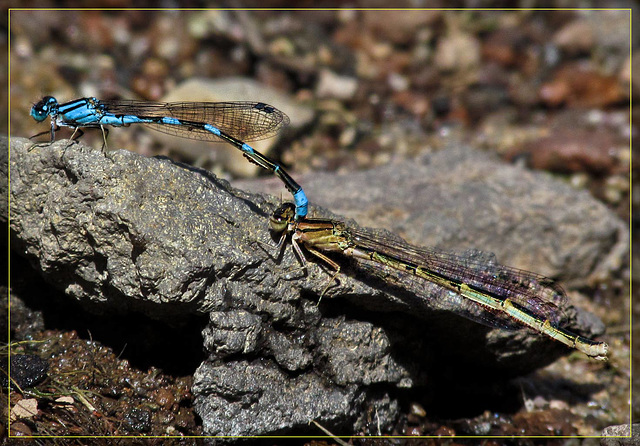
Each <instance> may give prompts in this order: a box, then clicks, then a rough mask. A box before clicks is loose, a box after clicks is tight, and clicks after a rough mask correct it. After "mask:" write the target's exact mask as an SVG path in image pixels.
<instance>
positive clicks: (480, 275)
mask: <svg viewBox="0 0 640 446" xmlns="http://www.w3.org/2000/svg"><path fill="white" fill-rule="evenodd" d="M270 227H271V229H272V230H273V231H274V232H277V233H280V234H281V239H280V245H281V244H282V243H283V242H284V240H285V237H286V236H287V235H289V234H291V240H292V245H293V248H294V250H295V252H296V254H297V255H298V256H299V258H300V259H301V261H302V262H303V263H304V262H305V257H304V254H303V252H302V249H301V248H300V245H302V246H304V247H305V248H306V250H307V251H308V252H310V253H311V254H313V255H314V256H316V257H317V258H319V259H321V260H322V261H324V262H326V263H327V264H328V265H329V266H331V268H333V269H334V271H335V273H334V275H333V277H332V278H331V281H333V280H334V279H335V277H336V276H337V275H338V273H339V272H340V265H339V264H338V263H336V262H335V261H334V260H332V259H331V258H330V257H328V256H327V255H326V253H330V252H337V253H340V254H342V255H344V256H347V257H350V258H354V259H357V260H359V261H361V262H366V263H367V264H370V265H369V267H373V268H379V269H381V270H382V269H384V268H391V269H392V270H395V271H397V272H399V273H400V274H403V275H406V276H407V277H411V278H412V280H413V281H414V282H417V283H414V284H412V286H413V287H414V288H415V287H416V286H417V287H420V286H423V287H424V286H425V285H426V283H431V284H435V285H437V286H439V287H441V288H443V289H445V290H447V291H448V293H449V294H451V295H452V297H453V296H455V297H456V299H457V300H459V301H460V302H461V304H460V308H461V309H462V310H463V311H459V313H460V314H461V315H463V316H467V317H471V318H472V319H474V320H480V321H484V322H491V320H492V319H493V320H496V319H497V320H499V321H504V324H500V323H497V324H495V325H497V326H505V327H510V326H513V325H514V323H515V325H517V326H520V327H529V328H531V329H533V330H535V331H537V332H539V333H543V334H545V335H547V336H549V337H551V338H553V339H555V340H557V341H560V342H562V343H563V344H565V345H567V346H569V347H571V348H575V349H577V350H579V351H581V352H583V353H585V354H586V355H588V356H590V357H592V358H595V359H599V360H604V359H606V356H607V349H608V347H607V344H606V343H604V342H596V341H591V340H589V339H587V338H584V337H582V336H579V335H577V334H574V333H572V332H570V331H568V330H566V329H564V328H561V327H559V326H558V322H559V321H560V313H561V308H562V307H563V306H564V305H565V304H566V294H565V293H564V291H563V290H562V288H560V287H559V286H558V285H557V284H555V283H554V282H553V280H551V279H549V278H547V277H544V276H541V275H539V274H535V273H531V272H528V271H523V270H519V269H515V268H510V267H507V266H503V265H499V264H497V263H490V264H487V263H483V262H480V261H477V259H474V258H473V257H464V256H460V255H455V254H449V253H444V252H439V251H435V250H430V249H425V248H419V247H416V246H413V245H410V244H408V243H406V242H403V241H399V240H395V239H391V238H389V237H384V236H382V235H380V234H374V233H373V232H369V231H364V230H361V229H355V228H349V227H347V226H346V225H345V224H344V223H343V222H340V221H336V220H330V219H319V218H307V219H304V220H300V221H297V220H295V219H294V207H293V205H292V204H291V203H283V204H282V205H280V206H279V207H278V208H277V209H276V210H275V211H274V213H273V215H272V216H271V219H270ZM375 265H377V266H375ZM381 275H382V274H381ZM325 291H326V288H325ZM323 293H324V291H323ZM469 305H471V306H474V307H475V308H474V310H477V311H471V312H469V311H464V308H465V307H468V306H469ZM478 312H479V313H480V314H483V316H482V317H474V316H473V315H474V314H477V313H478Z"/></svg>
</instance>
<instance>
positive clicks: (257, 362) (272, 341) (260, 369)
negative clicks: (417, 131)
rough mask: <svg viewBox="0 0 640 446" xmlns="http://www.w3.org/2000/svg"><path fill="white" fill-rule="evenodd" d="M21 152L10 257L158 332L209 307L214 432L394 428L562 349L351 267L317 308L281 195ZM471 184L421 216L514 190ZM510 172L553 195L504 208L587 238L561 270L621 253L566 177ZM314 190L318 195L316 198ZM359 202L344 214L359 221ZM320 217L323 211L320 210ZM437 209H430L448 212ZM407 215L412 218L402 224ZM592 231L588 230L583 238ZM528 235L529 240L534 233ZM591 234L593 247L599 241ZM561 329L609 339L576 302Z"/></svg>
mask: <svg viewBox="0 0 640 446" xmlns="http://www.w3.org/2000/svg"><path fill="white" fill-rule="evenodd" d="M6 141H7V140H6V139H3V140H2V141H0V143H2V144H3V145H6ZM31 145H32V143H31V142H30V141H28V140H25V139H19V138H12V140H11V152H10V156H11V159H10V162H11V166H10V167H11V171H10V175H11V178H10V180H11V181H10V200H11V202H10V211H11V226H10V227H11V248H12V251H13V252H14V253H18V254H20V255H23V256H25V257H26V258H28V259H29V260H30V261H31V263H32V264H33V265H34V267H35V268H37V269H38V270H40V271H41V273H42V275H43V277H45V279H46V280H47V281H49V282H50V283H51V284H52V285H54V286H55V287H57V288H59V289H62V290H64V291H65V292H66V293H67V294H68V295H69V296H70V297H72V298H74V299H77V300H78V301H80V302H81V303H83V305H84V306H85V307H86V308H89V309H91V310H92V311H106V310H108V311H131V310H137V311H144V312H146V313H148V314H152V315H154V316H155V317H157V318H159V319H163V320H167V321H168V322H171V321H172V320H175V319H176V318H180V315H181V314H186V313H190V312H194V311H198V312H208V313H209V320H210V322H209V325H208V326H207V327H206V328H204V330H203V335H204V347H205V349H206V351H207V352H208V353H209V357H208V359H207V360H205V361H204V362H203V363H202V364H201V366H200V367H199V368H198V370H197V371H196V373H195V385H194V389H193V391H194V393H195V394H196V395H197V399H196V406H197V410H198V412H199V414H200V416H201V417H202V420H203V424H204V429H205V432H206V433H207V434H209V435H273V434H286V433H289V434H291V433H301V432H305V431H309V430H310V429H311V428H310V427H309V424H308V423H309V421H311V420H316V421H317V422H319V423H320V424H322V425H323V426H325V427H327V428H330V429H331V430H332V431H334V432H335V433H337V434H340V433H343V432H344V433H351V432H354V431H355V430H360V431H365V432H367V431H368V432H371V433H378V429H380V431H381V432H388V431H389V430H390V429H391V428H392V426H393V423H394V422H395V421H396V419H395V418H396V416H397V414H398V413H399V403H398V401H399V399H398V398H399V394H400V393H402V392H404V393H406V392H407V391H412V389H418V388H421V387H422V386H425V385H427V384H428V385H433V383H438V382H449V381H448V380H451V381H450V382H454V381H455V378H456V377H459V376H466V375H465V372H467V371H468V370H469V368H470V367H473V370H474V371H475V372H476V373H474V375H476V376H477V378H478V379H485V377H487V376H491V375H492V374H497V376H500V377H501V378H500V379H501V380H504V379H505V378H506V377H508V376H515V375H518V374H522V373H527V372H530V371H531V370H534V369H535V368H537V367H540V366H542V365H544V364H547V363H549V362H550V361H553V360H554V358H557V357H558V356H559V355H562V354H565V353H566V349H565V348H564V347H563V346H562V345H558V343H555V342H552V341H549V340H547V339H545V338H544V337H540V336H531V335H530V333H528V332H526V331H516V332H507V331H503V330H495V329H490V328H488V327H485V326H483V325H479V324H476V323H474V322H470V321H468V320H466V319H463V318H460V317H458V316H456V315H452V314H450V313H449V312H445V311H442V310H441V306H439V305H438V304H437V301H438V299H430V298H425V297H424V296H428V295H430V293H431V295H433V296H438V294H437V293H438V290H435V289H430V288H429V287H428V286H427V287H426V291H425V292H424V293H423V294H421V295H418V294H414V293H411V292H409V291H407V290H406V289H403V288H402V287H400V286H389V285H385V284H384V283H383V282H382V281H381V280H380V279H379V278H377V277H375V276H373V275H371V274H370V273H369V272H368V270H367V269H366V268H361V266H362V265H355V264H353V263H352V262H349V261H348V260H344V259H342V260H341V259H339V257H336V259H337V260H339V261H340V262H341V265H343V274H341V275H340V276H339V280H338V282H337V283H336V285H333V286H331V287H330V288H329V289H328V291H327V293H326V295H325V296H323V298H322V300H321V302H320V303H319V304H318V300H319V295H320V294H321V292H322V290H323V289H325V287H326V285H327V280H328V278H329V277H330V275H329V274H327V267H326V265H318V264H317V263H316V262H314V261H310V262H309V263H308V265H307V268H306V269H302V268H300V264H299V262H298V260H297V259H296V258H295V256H294V254H293V252H292V250H291V249H290V247H288V246H287V247H285V249H284V250H283V251H281V252H279V251H278V250H277V249H276V248H274V244H275V241H276V240H275V239H274V238H272V237H271V236H270V234H269V231H268V229H267V220H268V215H269V213H270V212H271V211H272V210H273V208H274V207H275V206H276V205H277V204H278V201H277V200H276V199H275V198H272V197H266V196H260V195H254V194H249V193H246V192H242V191H239V190H235V189H233V188H231V187H230V186H229V185H228V183H227V182H225V181H221V180H218V179H217V178H215V177H214V176H212V175H211V174H209V173H207V172H205V171H202V170H199V169H195V168H192V167H189V166H185V165H181V164H177V163H175V162H172V161H171V160H168V159H162V158H145V157H142V156H140V155H137V154H134V153H131V152H128V151H124V150H118V151H114V152H107V153H106V154H105V153H102V152H100V151H96V150H93V149H90V148H88V147H86V146H84V145H83V144H82V143H73V144H69V142H68V141H58V142H56V143H54V144H52V145H44V146H37V147H33V148H31V149H30V147H31ZM437 161H438V160H437V159H435V158H434V159H432V160H431V162H430V163H426V164H424V165H419V164H417V163H407V164H406V165H403V166H394V168H390V169H385V168H382V169H379V170H378V171H375V172H374V171H372V172H368V173H361V174H358V175H360V176H359V177H358V178H356V176H355V175H354V176H351V177H350V178H354V181H355V180H357V181H359V182H360V183H359V184H360V186H358V190H359V191H360V192H361V196H362V197H364V196H366V195H367V194H365V193H364V191H367V193H370V194H372V195H373V196H376V197H378V199H377V203H378V206H379V207H380V209H381V208H382V207H384V206H385V199H384V197H385V195H386V196H390V194H389V193H388V192H389V191H390V190H392V189H394V188H395V187H396V186H392V184H395V183H396V182H397V179H398V178H399V177H400V178H407V175H415V172H412V170H414V169H418V168H423V169H424V170H423V172H422V173H421V174H420V175H419V176H418V177H417V178H419V179H424V178H437V177H438V175H437V172H440V171H442V170H443V169H444V168H445V166H442V165H438V163H437ZM458 161H460V160H458ZM471 164H472V165H473V163H471ZM478 164H480V163H478ZM496 165H498V164H496ZM494 168H497V167H494ZM468 174H469V175H471V178H474V179H473V182H472V183H465V181H464V178H462V177H455V178H456V184H457V185H456V186H449V187H446V186H444V185H442V184H440V185H438V186H437V187H438V189H439V190H440V191H441V197H440V198H442V203H438V204H439V205H438V207H437V208H433V209H424V208H423V209H421V210H420V212H422V214H423V217H425V216H426V215H432V214H434V213H435V214H437V213H438V212H441V211H438V210H437V209H440V208H441V206H444V207H445V208H446V209H449V210H450V208H448V207H447V206H453V204H451V203H448V202H447V201H446V198H447V196H449V195H454V196H456V195H458V196H459V194H462V193H463V192H464V196H465V197H467V198H466V201H465V203H466V205H465V206H464V207H465V209H464V210H461V211H459V212H460V213H462V214H464V215H467V214H468V215H474V212H476V211H477V210H475V211H474V209H472V207H471V206H472V205H473V204H474V203H480V205H481V206H480V207H481V208H485V209H486V208H487V207H489V206H491V205H490V204H485V200H487V199H488V197H490V196H492V195H493V194H495V190H496V187H498V189H500V188H502V190H509V188H510V186H509V185H508V184H507V185H504V184H501V183H499V182H498V183H497V184H499V186H486V185H483V178H482V176H477V174H476V176H475V177H473V172H468ZM522 177H523V178H521V180H522V181H525V182H527V184H525V185H524V186H522V187H518V189H517V191H518V192H519V193H522V191H525V192H526V191H527V190H537V188H540V187H541V186H540V183H543V184H544V185H545V186H544V187H543V188H546V189H550V188H551V189H553V191H554V194H555V195H554V198H553V200H552V201H551V202H549V203H547V204H546V205H542V204H540V202H539V201H536V200H537V199H535V200H531V199H528V197H527V196H520V197H519V199H518V200H516V197H511V198H510V199H511V200H513V201H514V202H516V201H517V202H521V203H525V204H523V206H522V209H524V210H522V211H521V210H520V208H517V209H515V210H512V211H511V213H512V214H510V215H511V219H513V221H526V219H527V215H529V216H531V215H545V216H546V217H545V218H547V219H548V225H546V226H545V227H543V228H542V229H541V231H547V234H546V235H545V236H544V238H543V240H545V243H551V244H556V245H562V243H563V237H574V238H575V237H580V234H581V233H582V234H584V235H583V236H582V237H584V238H583V239H582V240H581V239H577V240H573V239H572V243H571V246H573V247H574V249H575V251H574V252H573V253H572V252H571V251H566V252H565V251H563V259H564V258H566V259H567V263H571V264H576V265H575V268H583V270H584V271H588V272H591V271H594V270H595V269H597V265H595V263H596V262H595V260H594V259H593V258H592V256H591V255H589V256H586V257H585V256H583V255H581V254H580V253H581V251H580V248H579V247H580V246H582V244H583V243H587V242H589V243H591V244H592V247H593V248H594V249H595V248H596V247H597V249H598V253H597V255H599V258H604V257H608V256H609V257H611V256H613V257H615V256H618V255H620V253H619V244H620V243H621V242H620V241H621V240H624V237H625V234H624V226H623V225H621V224H619V222H617V220H615V219H613V218H612V217H610V215H609V214H608V213H607V211H606V209H605V208H604V207H603V206H597V205H596V204H593V203H595V201H594V200H591V199H590V198H589V197H588V195H586V194H582V193H579V192H576V191H573V190H572V189H570V188H568V187H566V186H564V185H561V186H555V185H554V186H553V187H552V186H549V184H555V183H557V182H555V181H554V180H552V179H550V178H548V177H546V176H542V175H531V176H525V175H523V176H522ZM496 178H497V177H495V178H493V180H495V181H497V179H496ZM323 180H324V182H323V185H324V188H325V189H331V190H332V191H333V192H334V198H335V199H336V202H337V203H341V205H345V203H346V202H345V201H339V200H338V198H340V196H341V195H344V194H345V193H346V192H344V191H345V190H346V189H348V188H349V187H351V184H350V183H349V179H348V178H346V179H345V178H340V177H338V176H335V177H334V178H333V179H331V180H329V179H327V178H323ZM339 181H343V182H342V183H339ZM407 181H408V180H407ZM507 181H511V180H507ZM303 184H305V183H303ZM402 184H403V185H404V186H408V185H407V184H406V182H405V183H402ZM494 184H495V183H494ZM327 185H331V187H330V188H329V187H327ZM306 190H307V192H308V193H309V192H310V191H312V190H314V186H313V185H312V187H311V188H308V187H307V188H306ZM407 190H415V189H405V196H408V195H406V194H407V192H406V191H407ZM446 191H450V192H449V193H446ZM455 191H458V192H457V193H456V192H455ZM425 193H430V192H429V191H425ZM534 196H535V195H534ZM310 197H311V199H312V202H313V201H314V197H315V195H313V194H310ZM367 200H369V199H368V198H367V199H362V200H354V201H353V203H352V204H353V205H354V206H356V207H357V206H358V205H360V206H362V208H360V209H361V211H362V212H364V206H366V205H367V204H366V203H368V201H367ZM419 200H420V199H416V200H409V201H419ZM487 203H489V202H488V201H487ZM527 203H529V206H530V207H529V208H527V206H526V204H527ZM532 203H533V204H532ZM554 203H557V205H556V204H554ZM531 206H533V208H531ZM527 209H528V210H527ZM579 209H582V210H585V209H586V212H587V214H586V217H585V218H586V219H588V221H590V222H593V225H592V224H591V223H590V225H589V227H588V228H587V227H582V228H578V229H577V230H576V229H572V230H571V231H570V233H569V234H568V235H567V231H568V229H565V227H563V226H562V225H559V227H556V226H555V225H554V222H556V221H563V220H562V219H563V215H558V213H560V212H565V213H566V214H565V219H568V220H569V221H574V217H573V216H574V215H577V213H578V210H579ZM495 211H496V209H493V210H492V212H495ZM314 212H315V213H316V215H320V216H327V215H328V213H327V212H326V211H324V210H322V209H320V208H315V209H314ZM446 212H447V211H442V212H441V214H440V215H443V216H444V217H443V218H444V219H445V220H446V219H447V216H446ZM527 212H528V214H527ZM380 215H387V213H386V212H384V213H383V212H380ZM499 215H500V214H499ZM567 216H568V217H567ZM419 217H420V215H419V214H418V211H416V212H415V213H413V214H412V216H411V217H410V218H406V217H405V218H404V219H403V221H405V222H417V221H420V220H419ZM503 217H504V216H503ZM425 221H428V222H429V223H424V226H423V227H422V230H423V231H425V232H428V231H430V230H431V229H432V226H431V225H435V223H434V220H433V219H432V218H431V217H430V219H428V220H425ZM483 221H484V220H483V219H482V218H479V219H478V223H479V224H480V223H482V222H483ZM603 222H604V223H603ZM470 223H471V226H472V227H473V223H474V222H473V221H471V222H470ZM596 225H597V227H598V229H597V231H594V230H590V228H591V226H596ZM583 226H584V225H583ZM412 227H413V226H412ZM430 228H431V229H430ZM484 230H486V228H482V227H481V225H480V226H479V227H478V231H479V232H481V231H484ZM549 233H551V235H549ZM596 233H597V236H596V235H594V234H596ZM387 235H389V234H387ZM523 237H524V238H525V239H527V240H529V239H531V240H534V236H533V235H531V234H529V235H526V236H523ZM416 238H419V237H415V236H412V239H414V241H415V240H416ZM478 238H480V236H479V235H478ZM595 239H599V240H602V241H601V242H600V243H598V244H595V243H594V242H592V241H593V240H595ZM538 245H540V246H544V244H541V243H538ZM518 249H519V250H520V249H525V248H524V247H523V246H522V245H518ZM528 249H530V250H531V252H530V253H529V254H528V255H531V256H535V257H536V258H538V257H540V258H544V255H541V254H540V251H539V250H538V249H537V248H536V246H535V245H531V246H530V247H529V248H528ZM543 252H544V251H543ZM612 253H614V254H612ZM499 258H500V257H499ZM433 293H436V294H433ZM566 325H567V327H569V328H570V329H572V330H575V331H578V332H580V333H582V334H584V335H586V336H594V335H597V334H600V333H601V332H602V331H603V326H602V324H601V323H600V322H599V321H598V320H597V318H595V317H593V316H591V315H589V314H588V313H586V312H583V311H577V310H575V309H573V308H571V307H567V308H566ZM439 380H440V381H439ZM472 384H473V383H471V385H472Z"/></svg>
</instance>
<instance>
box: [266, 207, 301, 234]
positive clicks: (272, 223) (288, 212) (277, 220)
mask: <svg viewBox="0 0 640 446" xmlns="http://www.w3.org/2000/svg"><path fill="white" fill-rule="evenodd" d="M295 215H296V207H295V205H294V204H293V203H282V204H281V205H280V206H278V207H277V208H276V210H275V211H273V214H271V217H270V218H269V228H271V230H272V231H274V232H283V231H284V230H285V229H287V226H288V225H289V223H291V222H293V219H294V217H295Z"/></svg>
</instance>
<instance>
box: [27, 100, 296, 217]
mask: <svg viewBox="0 0 640 446" xmlns="http://www.w3.org/2000/svg"><path fill="white" fill-rule="evenodd" d="M31 116H32V117H33V118H34V119H35V120H36V121H38V122H42V121H44V120H45V119H46V118H47V116H50V117H51V142H53V141H54V139H55V131H56V130H57V129H58V128H59V126H66V127H72V128H75V129H76V130H78V129H79V128H81V127H100V128H101V129H102V130H103V134H104V130H105V128H104V127H105V126H113V127H126V126H129V125H131V124H144V125H146V126H148V127H150V128H152V129H154V130H157V131H160V132H163V133H168V134H170V135H175V136H181V137H183V138H190V139H198V140H208V141H211V140H217V141H226V142H228V143H230V144H231V145H233V146H234V147H236V148H238V149H240V150H241V151H242V153H243V154H244V156H245V157H246V158H247V159H248V160H249V161H251V162H253V163H255V164H257V165H258V166H260V167H262V168H263V169H266V170H268V171H270V172H272V173H274V174H275V175H276V176H277V177H278V178H280V180H282V182H283V183H284V185H285V187H286V188H287V189H288V190H289V192H291V194H292V195H293V199H294V201H295V206H296V219H301V218H304V217H305V216H306V215H307V204H308V200H307V196H306V195H305V193H304V191H303V190H302V187H300V185H299V184H298V183H296V182H295V181H294V179H293V178H291V176H290V175H289V174H288V173H287V172H286V171H285V170H284V169H283V168H282V166H280V165H278V164H277V163H275V162H273V161H271V160H270V159H269V158H267V157H266V156H265V155H263V154H262V153H260V152H258V151H257V150H255V149H254V148H253V147H251V146H249V145H248V144H246V143H245V142H243V141H256V140H260V139H265V138H268V137H270V136H273V135H275V134H276V133H277V132H278V130H279V129H280V128H282V127H283V126H286V125H287V124H288V123H289V117H288V116H287V115H286V114H284V113H283V112H281V111H280V110H278V109H276V108H275V107H272V106H270V105H267V104H264V103H262V102H168V103H167V102H151V101H128V100H107V101H103V100H99V99H96V98H81V99H76V100H74V101H70V102H66V103H64V104H60V103H59V102H58V100H57V99H56V98H54V97H51V96H45V97H44V98H43V99H42V100H41V101H40V102H38V103H37V104H35V105H34V106H33V107H32V108H31ZM105 140H106V137H105ZM105 142H106V141H105Z"/></svg>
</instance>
